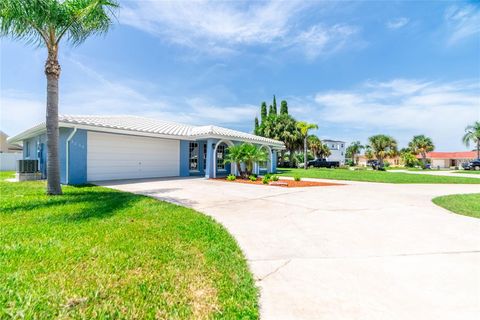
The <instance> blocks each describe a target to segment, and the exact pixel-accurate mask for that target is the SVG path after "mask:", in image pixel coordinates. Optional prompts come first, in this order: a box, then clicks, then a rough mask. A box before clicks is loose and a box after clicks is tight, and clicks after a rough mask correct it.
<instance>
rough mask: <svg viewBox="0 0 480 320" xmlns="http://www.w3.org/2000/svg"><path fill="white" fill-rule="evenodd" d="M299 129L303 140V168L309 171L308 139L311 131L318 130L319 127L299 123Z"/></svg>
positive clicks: (312, 124)
mask: <svg viewBox="0 0 480 320" xmlns="http://www.w3.org/2000/svg"><path fill="white" fill-rule="evenodd" d="M297 128H298V129H299V130H300V136H301V137H302V139H303V165H304V166H303V168H304V169H307V138H308V131H309V130H310V129H318V125H316V124H314V123H307V122H305V121H300V122H297Z"/></svg>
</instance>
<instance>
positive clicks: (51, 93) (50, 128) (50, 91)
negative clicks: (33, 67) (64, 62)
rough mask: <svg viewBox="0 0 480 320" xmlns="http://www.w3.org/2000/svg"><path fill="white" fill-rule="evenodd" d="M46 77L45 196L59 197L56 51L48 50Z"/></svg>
mask: <svg viewBox="0 0 480 320" xmlns="http://www.w3.org/2000/svg"><path fill="white" fill-rule="evenodd" d="M45 75H46V76H47V119H46V124H47V194H50V195H60V194H62V188H61V186H60V161H59V158H58V136H59V131H58V78H59V77H60V65H59V64H58V60H57V52H56V50H49V53H48V59H47V62H46V63H45Z"/></svg>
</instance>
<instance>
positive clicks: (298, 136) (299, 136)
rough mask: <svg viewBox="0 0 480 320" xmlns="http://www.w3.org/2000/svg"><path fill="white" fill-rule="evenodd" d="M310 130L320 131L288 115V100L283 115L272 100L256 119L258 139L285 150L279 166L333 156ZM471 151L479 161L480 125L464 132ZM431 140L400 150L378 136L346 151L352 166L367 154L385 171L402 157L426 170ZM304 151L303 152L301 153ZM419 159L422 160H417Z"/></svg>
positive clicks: (407, 163) (391, 140)
mask: <svg viewBox="0 0 480 320" xmlns="http://www.w3.org/2000/svg"><path fill="white" fill-rule="evenodd" d="M311 129H318V126H317V125H316V124H311V123H307V122H305V121H297V120H296V119H295V118H294V117H293V116H291V115H290V114H289V111H288V103H287V101H286V100H282V101H281V102H280V111H279V112H278V110H277V100H276V97H275V95H274V96H273V100H272V103H271V104H270V105H269V106H268V107H267V103H266V102H265V101H264V102H262V103H261V105H260V119H259V118H258V117H255V123H254V133H255V134H256V135H259V136H262V137H266V138H271V139H275V140H279V141H282V142H283V143H284V144H285V148H286V150H282V151H281V152H280V157H279V165H280V166H292V167H293V166H296V165H297V164H298V163H302V162H303V163H304V166H305V167H306V163H307V160H308V159H309V158H310V159H313V158H320V159H325V158H327V157H328V156H329V155H330V149H329V148H328V147H327V145H326V144H324V143H322V141H321V139H320V138H319V137H318V136H316V135H313V134H309V131H310V130H311ZM462 140H463V142H464V143H465V145H466V146H467V147H468V146H469V145H470V143H474V144H476V149H477V157H478V158H480V121H476V122H475V123H473V124H472V125H469V126H467V127H466V128H465V135H464V136H463V138H462ZM434 150H435V145H434V143H433V141H432V139H431V138H430V137H428V136H425V135H423V134H421V135H416V136H414V137H413V138H412V140H411V141H410V142H409V143H408V146H407V147H405V148H402V149H400V150H399V149H398V143H397V140H396V139H395V138H393V137H391V136H389V135H385V134H377V135H373V136H371V137H369V138H368V143H367V144H365V145H362V143H361V142H360V141H354V142H352V143H351V144H350V145H349V146H348V147H347V149H346V158H349V159H351V160H350V164H351V165H358V161H359V156H360V154H361V152H362V151H364V154H365V157H366V158H367V159H368V160H373V159H375V160H377V161H378V162H379V166H380V167H383V166H384V164H385V160H386V159H387V158H394V157H397V156H398V157H400V158H401V160H402V162H403V163H404V165H405V166H407V167H414V166H417V165H420V166H422V167H423V168H425V167H426V166H427V153H428V152H431V151H434ZM300 151H303V152H300ZM418 156H420V160H419V159H418Z"/></svg>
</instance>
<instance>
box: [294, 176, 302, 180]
mask: <svg viewBox="0 0 480 320" xmlns="http://www.w3.org/2000/svg"><path fill="white" fill-rule="evenodd" d="M293 180H295V181H301V180H302V177H300V176H299V175H296V176H294V177H293Z"/></svg>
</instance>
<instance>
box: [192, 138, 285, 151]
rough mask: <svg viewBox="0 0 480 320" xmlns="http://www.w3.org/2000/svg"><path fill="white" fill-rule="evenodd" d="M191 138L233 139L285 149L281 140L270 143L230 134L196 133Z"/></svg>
mask: <svg viewBox="0 0 480 320" xmlns="http://www.w3.org/2000/svg"><path fill="white" fill-rule="evenodd" d="M193 138H194V140H208V139H220V140H233V141H241V142H249V143H255V144H260V145H268V146H272V147H275V148H280V149H285V146H284V145H283V143H282V142H277V143H272V142H267V141H260V140H254V139H247V138H237V137H232V136H222V135H198V136H193Z"/></svg>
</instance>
